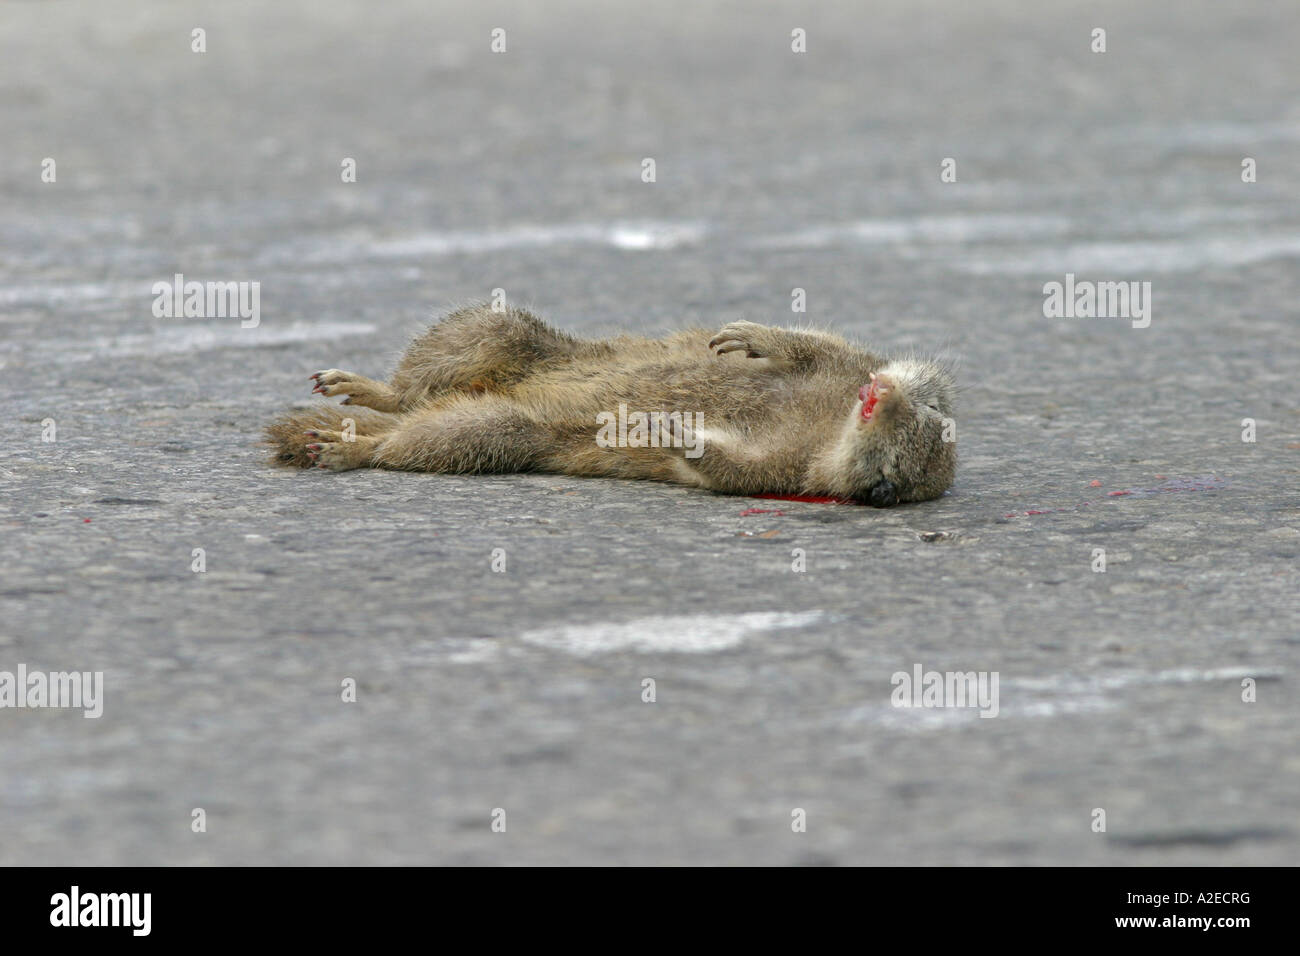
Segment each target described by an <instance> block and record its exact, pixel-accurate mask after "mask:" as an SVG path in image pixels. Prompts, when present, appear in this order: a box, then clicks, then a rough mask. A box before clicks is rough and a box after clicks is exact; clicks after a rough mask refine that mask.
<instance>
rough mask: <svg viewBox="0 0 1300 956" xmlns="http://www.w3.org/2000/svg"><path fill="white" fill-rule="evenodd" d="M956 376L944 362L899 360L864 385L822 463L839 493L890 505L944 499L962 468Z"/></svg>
mask: <svg viewBox="0 0 1300 956" xmlns="http://www.w3.org/2000/svg"><path fill="white" fill-rule="evenodd" d="M954 390H955V388H954V385H953V380H952V375H951V374H950V373H949V371H948V370H947V369H946V368H945V367H944V366H943V365H941V364H939V363H937V362H932V361H925V360H921V359H898V360H895V361H892V362H889V363H887V364H886V365H884V366H882V367H881V368H879V369H877V370H876V371H875V372H873V373H872V374H871V381H869V382H867V383H866V384H864V385H863V386H862V388H861V389H859V391H858V401H857V402H855V403H854V406H853V411H852V413H851V415H850V418H849V420H848V421H847V422H845V424H844V429H843V431H842V433H841V435H840V439H839V441H838V442H836V443H835V445H834V446H833V447H832V448H831V449H830V450H829V451H828V452H827V454H826V455H825V456H823V458H822V459H821V460H820V461H818V462H817V463H815V465H814V474H818V475H819V476H821V477H822V478H823V483H830V484H833V485H836V486H837V487H835V488H834V493H836V494H841V495H844V496H846V497H851V498H856V499H858V500H860V501H866V502H868V503H870V504H873V505H876V506H877V507H881V508H883V507H887V506H888V505H892V504H897V503H898V502H901V501H928V500H929V499H931V498H937V497H939V496H940V495H941V494H943V493H944V491H946V490H947V489H948V487H949V486H950V485H951V484H952V479H953V474H954V472H955V471H956V468H957V435H956V425H955V423H954V421H953V417H952V415H953V392H954Z"/></svg>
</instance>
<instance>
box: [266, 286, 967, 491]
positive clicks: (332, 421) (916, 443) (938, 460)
mask: <svg viewBox="0 0 1300 956" xmlns="http://www.w3.org/2000/svg"><path fill="white" fill-rule="evenodd" d="M311 379H312V381H313V382H314V383H315V388H314V391H316V392H317V393H320V394H323V395H327V396H335V395H345V396H347V398H346V399H345V400H344V402H343V405H345V406H348V407H346V408H340V407H338V406H334V405H322V406H320V407H318V408H316V409H313V410H310V411H302V412H295V413H293V414H290V415H288V416H286V417H284V418H282V419H280V420H279V421H277V422H275V423H274V424H272V425H270V426H269V427H268V428H267V437H268V439H269V440H270V442H271V444H272V445H273V446H274V448H275V449H276V451H275V460H276V461H277V462H278V463H280V464H286V465H296V466H300V467H304V468H308V467H313V466H314V467H318V468H325V469H329V470H332V471H344V470H347V469H350V468H366V467H369V468H393V469H402V470H407V471H431V472H454V473H460V474H474V473H479V474H482V473H493V472H495V473H500V472H519V471H542V472H555V473H562V474H567V475H583V476H608V477H616V478H650V479H655V480H658V481H672V482H677V483H680V484H687V485H695V486H697V487H701V488H707V489H711V490H713V491H719V492H725V493H729V494H737V495H746V494H764V493H767V494H778V495H780V494H788V495H818V496H833V497H839V498H852V499H856V500H860V501H865V502H869V503H871V504H874V505H878V506H884V505H892V504H895V503H896V502H902V501H924V500H927V499H930V498H937V497H938V496H939V495H941V494H943V492H944V491H945V490H946V489H947V488H948V486H949V485H951V484H952V479H953V472H954V470H955V468H956V462H957V452H956V444H955V435H954V434H953V425H952V414H953V407H952V395H953V390H954V388H953V381H952V377H951V375H950V374H949V372H948V371H947V369H946V368H944V367H943V366H942V365H941V364H938V363H936V362H932V361H926V360H921V359H916V358H907V359H896V360H892V361H886V360H885V359H883V358H881V357H879V356H876V355H873V354H871V353H870V352H867V351H865V350H863V349H860V348H857V347H855V346H853V345H850V344H849V343H848V342H846V341H844V340H843V339H840V338H838V337H836V336H834V335H830V334H827V333H824V332H811V331H803V330H793V329H781V328H772V327H769V326H764V325H758V324H756V323H753V322H733V323H731V324H729V325H726V326H724V327H723V328H722V329H721V330H720V331H718V332H717V333H712V332H708V331H705V330H703V329H691V330H687V331H684V332H677V333H674V334H672V335H669V336H668V337H666V338H663V339H646V338H638V337H633V336H619V337H618V338H614V339H607V340H602V341H585V340H582V339H578V338H575V337H573V336H570V335H567V334H565V333H564V332H560V331H558V330H556V329H553V328H551V327H550V326H548V325H547V324H546V323H544V322H542V321H541V320H540V319H538V318H537V317H536V316H534V315H532V314H531V313H529V312H526V311H524V310H522V309H516V308H507V309H505V310H504V311H494V310H493V309H491V308H489V307H488V306H486V305H482V306H474V307H471V308H465V309H461V310H459V311H457V312H453V313H452V314H451V315H449V316H447V317H446V318H445V319H443V320H442V321H441V322H439V323H437V324H436V325H434V326H433V327H432V328H430V329H429V330H428V331H427V332H425V333H424V334H423V335H421V336H419V337H418V338H416V340H415V341H414V342H413V343H412V344H411V345H410V347H408V348H407V350H406V353H405V354H404V355H403V357H402V359H401V362H400V363H399V365H398V368H397V371H396V372H395V373H394V374H393V377H392V380H391V381H390V382H388V383H384V382H377V381H374V380H372V379H368V378H364V377H362V376H360V375H354V374H352V373H350V372H342V371H339V370H338V369H329V370H327V371H322V372H317V373H315V374H314V375H312V376H311ZM355 406H365V407H366V409H370V410H369V411H367V410H365V409H362V408H356V407H355ZM629 410H630V411H629ZM655 413H660V414H658V415H656V414H655ZM620 418H626V419H627V420H628V422H630V424H628V423H625V422H623V421H622V420H618V421H616V419H620ZM349 419H350V420H351V422H349V421H348V420H349ZM602 435H603V437H604V439H606V440H600V439H601V437H602ZM614 436H617V440H615V441H610V440H608V439H610V438H613V437H614Z"/></svg>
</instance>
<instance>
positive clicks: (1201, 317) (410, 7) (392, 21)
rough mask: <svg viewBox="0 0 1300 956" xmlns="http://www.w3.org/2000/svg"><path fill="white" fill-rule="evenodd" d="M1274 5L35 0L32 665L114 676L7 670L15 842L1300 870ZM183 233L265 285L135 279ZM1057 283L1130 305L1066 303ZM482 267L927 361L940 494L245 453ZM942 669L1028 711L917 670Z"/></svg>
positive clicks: (8, 396)
mask: <svg viewBox="0 0 1300 956" xmlns="http://www.w3.org/2000/svg"><path fill="white" fill-rule="evenodd" d="M466 7H470V9H465V8H466ZM497 28H500V29H502V30H504V31H505V32H504V34H503V35H502V34H498V35H497V38H498V39H499V40H502V41H504V43H505V49H504V51H503V52H493V50H492V45H493V42H494V39H493V31H494V30H495V29H497ZM1094 28H1102V29H1104V30H1105V31H1106V34H1105V43H1106V49H1105V52H1104V53H1103V52H1094V51H1093V46H1094V44H1095V43H1096V41H1095V40H1094V35H1093V30H1094ZM195 29H202V30H203V31H205V32H204V33H203V34H201V35H199V37H198V39H196V37H195V34H194V33H193V32H192V31H194V30H195ZM796 29H801V30H804V31H805V34H804V36H805V37H806V52H803V53H796V52H794V51H793V50H792V44H793V45H797V44H798V37H797V36H795V37H793V38H792V31H795V30H796ZM200 41H201V43H202V45H203V46H204V47H205V51H204V52H196V51H195V49H194V46H195V45H196V44H199V43H200ZM499 45H500V44H499V43H498V46H499ZM1297 48H1300V18H1297V16H1296V15H1295V12H1294V10H1292V9H1289V8H1288V6H1287V5H1285V4H1273V3H1266V2H1239V3H1232V4H1222V3H1218V2H1201V0H1193V2H1174V0H1170V2H1165V3H1144V4H1140V5H1135V4H1130V3H1127V2H1122V3H1121V2H1114V3H1108V2H1101V3H1093V2H1089V3H1082V2H1080V3H1053V4H1040V3H1035V2H1031V0H1025V2H1014V3H1008V2H1003V3H992V4H979V5H968V4H963V3H958V2H951V3H938V4H925V3H921V4H918V3H915V2H911V0H907V2H903V0H898V2H892V0H891V2H886V3H872V4H870V5H865V4H854V3H845V4H842V5H837V4H818V5H816V6H815V7H813V6H809V5H805V4H793V3H792V4H789V5H788V6H783V5H782V4H778V3H768V2H764V3H753V2H745V3H740V2H734V3H719V4H712V5H705V4H696V3H692V2H688V0H672V2H656V3H652V4H635V5H633V4H621V5H618V4H599V3H595V2H592V3H590V4H584V3H574V2H561V3H547V4H545V5H542V4H533V3H522V2H521V3H518V4H499V3H491V2H487V3H479V4H473V5H465V4H455V3H447V4H445V5H440V4H431V3H427V2H423V0H420V2H417V0H405V2H389V3H384V4H374V3H369V2H356V3H352V2H332V3H321V2H307V0H302V2H294V3H277V4H274V5H272V4H262V3H254V2H236V0H221V2H212V3H206V4H204V3H199V4H187V5H175V4H171V3H164V2H147V3H146V2H140V3H124V4H115V5H105V4H100V3H92V2H54V0H51V2H45V3H26V2H13V0H9V2H0V382H2V383H3V391H4V399H3V408H4V414H3V415H2V416H0V437H2V438H3V448H4V455H3V458H2V459H0V528H2V529H3V534H2V535H0V672H11V673H14V674H16V673H17V670H18V668H19V667H20V665H21V666H22V667H24V668H26V670H27V672H29V673H30V672H51V671H53V672H62V671H78V672H89V673H92V674H93V673H95V672H102V674H103V685H102V695H101V697H100V699H99V702H100V704H101V705H102V716H100V717H98V718H97V719H86V718H85V717H83V713H82V710H79V709H76V708H70V707H64V708H50V707H47V708H17V707H0V832H2V833H3V838H0V863H4V864H42V863H60V864H78V863H84V864H127V863H131V864H173V863H175V864H203V863H222V864H269V863H295V864H349V863H366V864H389V863H488V864H496V863H511V864H543V863H597V864H618V863H645V864H702V863H709V864H720V863H721V864H732V863H738V864H862V863H880V864H949V863H956V864H1049V863H1051V864H1119V865H1144V864H1170V863H1174V864H1177V863H1190V864H1220V863H1221V864H1262V863H1274V864H1277V863H1292V862H1294V860H1295V859H1296V856H1297V853H1298V852H1300V813H1298V811H1300V796H1298V795H1300V748H1298V747H1297V731H1296V727H1297V721H1298V719H1300V699H1298V697H1297V693H1296V682H1297V680H1298V679H1300V627H1298V626H1297V598H1296V594H1297V567H1300V562H1298V561H1297V558H1298V557H1300V496H1298V494H1297V488H1298V487H1300V481H1298V477H1300V476H1298V471H1297V462H1298V461H1300V417H1298V412H1300V403H1298V402H1297V381H1300V356H1298V354H1297V342H1298V341H1300V310H1298V307H1297V302H1300V270H1298V269H1297V258H1298V257H1300V209H1298V208H1297V204H1296V197H1297V189H1296V185H1297V175H1298V174H1300V97H1297V95H1296V94H1297V80H1298V77H1300V72H1298V71H1297V67H1296V60H1295V50H1296V49H1297ZM646 159H652V160H654V173H655V175H654V181H653V182H646V181H644V179H643V169H644V168H646V167H645V164H644V162H643V161H644V160H646ZM1248 159H1249V160H1253V161H1254V162H1253V163H1245V166H1243V163H1244V162H1245V161H1246V160H1248ZM47 160H52V161H53V163H52V164H51V163H48V162H47ZM348 160H352V161H353V162H354V164H355V180H356V181H355V182H346V181H344V180H345V178H346V174H347V173H348V171H349V169H350V168H351V167H350V166H349V163H348ZM945 160H952V161H953V162H952V163H950V164H945ZM1252 168H1253V170H1254V177H1253V178H1254V180H1255V181H1253V182H1247V181H1244V180H1243V174H1245V178H1246V179H1250V178H1251V176H1250V169H1252ZM945 170H951V171H952V172H953V173H955V177H956V178H955V181H951V182H945V181H944V178H945ZM948 178H951V176H949V177H948ZM177 273H180V274H182V275H184V276H185V278H186V280H187V281H201V282H210V281H211V282H216V281H222V282H237V283H253V282H256V283H258V287H257V288H258V290H259V293H258V294H259V300H258V310H257V314H256V316H252V315H251V314H250V315H249V316H248V317H247V320H246V321H241V320H240V318H238V317H225V318H222V317H209V318H201V317H188V318H187V317H185V316H183V315H180V316H175V317H172V316H169V315H167V314H165V313H164V314H163V315H161V316H160V315H157V314H155V309H154V306H155V304H156V296H155V293H154V291H153V287H154V284H155V283H159V282H164V283H167V282H171V281H172V277H173V276H174V275H175V274H177ZM1067 274H1068V275H1071V276H1073V277H1074V278H1075V279H1076V280H1078V281H1080V282H1082V281H1092V282H1109V281H1116V282H1118V281H1123V282H1130V281H1131V282H1138V283H1139V286H1138V288H1139V289H1141V288H1142V286H1141V285H1140V284H1141V283H1148V282H1149V283H1150V287H1149V288H1150V298H1149V299H1144V303H1145V304H1144V306H1143V308H1144V309H1146V311H1147V314H1146V317H1145V319H1144V318H1142V317H1141V316H1133V317H1129V316H1125V315H1118V316H1115V315H1111V316H1108V317H1074V318H1064V317H1062V318H1058V317H1049V316H1047V315H1045V314H1044V307H1045V298H1046V297H1045V294H1044V285H1045V284H1047V283H1050V282H1053V281H1057V282H1062V283H1064V282H1065V281H1066V276H1067ZM245 288H246V289H250V290H251V288H252V286H251V285H249V286H246V287H245ZM496 289H501V290H504V294H505V296H507V297H508V299H509V300H510V301H512V302H515V303H519V304H523V305H529V306H531V307H533V308H535V309H536V310H537V311H539V312H540V313H541V314H543V315H544V316H546V317H547V318H548V319H550V320H551V321H553V322H554V323H556V324H557V325H559V326H560V327H562V328H565V329H568V330H570V331H573V332H576V333H579V334H591V335H604V334H610V333H614V332H617V331H633V332H638V333H647V334H658V333H661V332H665V331H668V330H670V329H673V328H677V327H680V326H683V325H701V326H705V327H715V326H721V325H722V324H724V323H725V322H727V321H730V320H732V319H734V318H738V317H744V318H747V319H750V320H754V321H760V322H769V323H773V324H780V323H789V322H798V323H807V324H813V325H818V326H822V327H828V328H833V329H835V330H836V331H839V332H841V333H843V334H846V335H849V336H853V337H857V338H859V339H862V340H864V341H868V342H870V343H872V344H874V345H877V346H879V347H881V348H885V349H890V350H903V349H908V348H915V349H917V350H919V351H923V352H940V353H943V354H945V355H948V356H951V357H953V358H954V359H956V360H957V361H958V362H959V378H960V381H961V384H962V394H961V400H960V407H959V412H958V416H957V422H958V425H957V427H958V447H959V449H960V456H961V464H960V467H959V472H958V476H957V481H956V483H955V485H954V487H953V488H952V490H951V492H950V493H949V494H947V495H946V496H945V497H944V498H942V499H941V500H939V501H935V502H931V503H928V504H921V505H913V506H906V507H899V508H895V509H891V510H884V511H878V510H874V509H870V508H862V507H853V506H836V505H819V504H811V503H792V502H771V501H756V500H751V499H737V498H729V497H723V496H716V495H712V494H708V493H703V492H700V491H694V490H690V489H686V488H680V487H673V486H660V485H655V484H650V483H633V482H616V481H610V480H580V479H572V478H565V477H558V476H547V475H522V476H500V477H489V478H468V477H444V476H435V475H412V474H395V473H382V472H377V471H356V472H350V473H346V474H341V475H330V474H325V473H307V472H290V471H284V470H278V469H273V468H270V467H268V466H267V465H266V464H265V460H264V454H265V452H264V450H263V449H261V448H259V447H258V445H257V442H258V440H259V433H260V430H261V428H262V426H263V424H264V423H265V422H266V421H267V420H268V419H270V418H271V417H273V416H274V415H276V414H277V413H278V412H280V411H281V410H283V409H285V408H286V407H290V406H292V405H295V404H298V405H306V404H308V403H310V402H311V401H319V399H313V398H312V396H311V395H310V394H309V382H308V380H307V376H308V374H309V373H310V372H312V371H314V370H316V369H319V368H328V367H340V368H348V369H354V370H356V371H359V372H362V373H365V374H370V375H374V376H379V375H381V374H382V373H384V372H385V371H386V370H387V369H388V368H389V367H390V365H391V362H392V360H393V358H394V356H395V355H396V354H397V353H398V351H399V350H400V349H401V348H402V346H403V345H404V344H405V342H406V340H407V338H408V336H409V335H410V334H411V333H412V332H413V331H414V330H416V329H418V328H420V327H421V326H422V325H424V324H426V323H427V322H428V321H430V320H431V319H432V318H433V317H434V316H436V315H437V314H440V313H442V312H445V311H447V310H448V309H449V308H450V307H452V306H454V305H455V304H458V303H464V302H467V301H472V300H481V299H487V298H489V297H490V296H492V294H493V290H496ZM796 289H802V290H804V295H805V297H806V312H803V313H794V312H793V311H792V304H793V303H794V301H795V300H794V298H793V297H794V296H795V295H796V293H795V292H794V290H796ZM250 301H251V300H250ZM1148 306H1149V309H1148V308H1147V307H1148ZM254 318H255V319H256V325H254V324H253V319H254ZM1145 322H1149V324H1145V327H1144V323H1145ZM245 326H247V327H245ZM1246 420H1249V422H1247V421H1246ZM1251 438H1253V440H1243V439H1251ZM748 509H757V510H758V511H760V512H765V513H757V514H744V512H746V511H747V510H748ZM494 555H495V559H494ZM1099 558H1104V562H1105V564H1104V568H1105V569H1104V571H1102V570H1100V565H1099ZM494 560H495V561H496V563H497V566H498V567H500V566H501V564H502V562H504V569H503V570H494V569H493V563H494ZM800 562H801V563H802V564H803V566H804V568H805V570H802V571H798V570H794V567H795V566H796V564H798V563H800ZM198 568H202V570H197V569H198ZM917 667H920V668H921V670H922V672H929V671H934V672H937V673H941V674H942V673H948V672H953V673H966V672H976V673H977V674H979V673H983V674H986V675H990V677H991V675H994V674H996V675H997V679H998V688H999V692H998V698H997V702H996V704H997V708H996V709H997V713H996V716H992V709H991V708H985V709H984V710H985V712H986V713H988V714H989V715H990V717H989V718H985V717H981V716H980V709H979V708H975V707H971V706H964V707H963V706H947V707H911V708H907V707H898V706H894V703H893V700H892V698H893V695H894V693H895V683H894V681H893V675H895V674H896V673H899V672H904V673H907V674H911V673H913V672H914V670H915V668H917ZM648 679H649V680H653V682H654V683H653V685H648V684H646V683H645V682H646V681H647V680H648ZM2 680H3V673H0V681H2ZM353 685H355V698H356V699H355V701H345V700H344V697H345V696H350V694H349V692H348V690H347V688H349V687H351V686H353ZM648 688H649V689H648ZM651 689H652V690H653V697H654V700H653V701H652V702H650V701H647V700H645V699H644V698H645V697H648V696H651V694H650V690H651ZM949 703H952V701H949ZM83 704H84V702H83ZM200 809H201V810H202V811H203V813H202V814H196V810H200ZM800 810H801V811H803V814H802V817H801V815H800V814H799V813H798V811H800ZM1098 811H1104V813H1099V812H1098ZM801 819H803V820H805V821H806V828H805V829H804V830H803V832H799V826H798V824H799V822H800V820H801ZM196 821H201V822H202V824H203V826H202V827H198V824H197V823H196ZM494 821H497V826H496V827H495V828H494V826H493V824H494ZM501 822H504V831H503V832H501V831H502V826H501ZM1103 822H1104V830H1103V829H1102V823H1103ZM196 828H198V829H199V830H200V831H201V832H196Z"/></svg>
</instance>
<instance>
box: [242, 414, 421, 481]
mask: <svg viewBox="0 0 1300 956" xmlns="http://www.w3.org/2000/svg"><path fill="white" fill-rule="evenodd" d="M396 423H397V416H396V415H392V414H389V413H388V412H377V411H374V410H373V409H369V408H361V407H358V406H348V407H340V406H338V405H325V404H321V405H317V406H315V407H314V408H307V409H302V410H301V411H295V412H290V413H289V414H288V415H285V416H284V417H283V418H279V419H276V420H275V421H274V422H272V423H271V424H269V425H267V426H266V442H265V444H267V445H269V446H270V448H271V461H272V462H274V463H275V464H277V465H286V466H288V467H290V468H294V467H297V468H310V467H311V466H312V465H313V464H314V462H313V461H312V460H311V459H310V458H308V457H307V445H308V444H309V443H310V442H311V441H312V439H311V438H309V437H308V436H307V435H306V434H305V433H306V432H309V431H316V430H325V431H333V432H343V433H345V434H346V433H347V431H348V430H349V429H351V430H352V432H353V433H355V434H357V435H382V434H383V433H384V432H386V431H388V430H389V429H390V428H392V427H393V426H394V425H395V424H396ZM345 440H346V439H345Z"/></svg>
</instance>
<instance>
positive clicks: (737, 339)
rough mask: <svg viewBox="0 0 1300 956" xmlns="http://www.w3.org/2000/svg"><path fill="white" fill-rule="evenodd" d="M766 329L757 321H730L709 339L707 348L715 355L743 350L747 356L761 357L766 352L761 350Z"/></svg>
mask: <svg viewBox="0 0 1300 956" xmlns="http://www.w3.org/2000/svg"><path fill="white" fill-rule="evenodd" d="M767 331H768V330H767V327H766V326H762V325H759V324H758V323H757V322H745V321H743V320H742V321H738V322H731V323H729V324H727V325H724V326H723V327H722V330H721V331H719V332H718V334H717V335H715V336H714V337H713V338H712V339H710V340H709V348H711V349H712V350H713V352H714V354H715V355H725V354H726V353H727V352H744V353H745V355H746V357H748V358H763V356H764V355H766V354H767V353H766V352H765V351H763V350H762V346H761V341H762V339H763V337H764V336H765V335H766V334H767Z"/></svg>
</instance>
